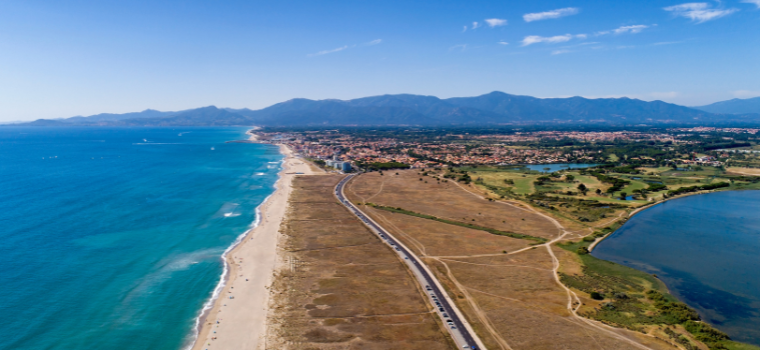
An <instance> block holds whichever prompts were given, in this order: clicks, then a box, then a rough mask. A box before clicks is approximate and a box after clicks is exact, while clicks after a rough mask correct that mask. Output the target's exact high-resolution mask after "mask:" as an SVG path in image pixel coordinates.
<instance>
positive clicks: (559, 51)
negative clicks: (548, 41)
mask: <svg viewBox="0 0 760 350" xmlns="http://www.w3.org/2000/svg"><path fill="white" fill-rule="evenodd" d="M570 52H572V51H570V50H554V51H552V55H561V54H563V53H570Z"/></svg>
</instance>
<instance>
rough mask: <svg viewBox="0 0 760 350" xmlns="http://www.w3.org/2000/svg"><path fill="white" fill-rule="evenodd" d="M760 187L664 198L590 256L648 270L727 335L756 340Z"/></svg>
mask: <svg viewBox="0 0 760 350" xmlns="http://www.w3.org/2000/svg"><path fill="white" fill-rule="evenodd" d="M758 214H760V191H732V192H718V193H710V194H705V195H698V196H690V197H685V198H680V199H675V200H672V201H667V202H663V203H661V204H658V205H656V206H654V207H652V208H649V209H647V210H644V211H642V212H641V213H639V214H637V215H635V216H634V217H632V218H631V219H630V220H629V221H628V222H627V223H626V224H625V225H623V227H621V228H620V229H619V230H617V231H616V232H615V233H613V234H612V235H611V236H610V237H609V238H608V239H606V240H604V241H602V242H601V243H599V245H598V246H597V247H596V249H594V252H593V255H594V256H596V257H598V258H601V259H605V260H610V261H614V262H616V263H620V264H623V265H627V266H630V267H633V268H637V269H639V270H642V271H646V272H649V273H652V274H657V276H658V277H659V278H660V279H662V280H663V281H664V282H665V283H666V284H667V286H668V288H669V289H670V291H671V293H672V294H673V295H675V296H676V297H677V298H678V299H680V300H681V301H683V302H685V303H687V304H689V305H690V306H691V307H693V308H695V309H696V310H697V311H698V312H699V314H700V315H701V316H702V319H703V320H704V321H707V322H709V323H710V324H712V325H713V326H715V327H717V328H718V329H720V330H722V331H723V332H725V333H727V334H728V335H729V336H730V337H731V338H732V339H734V340H737V341H742V342H746V343H750V344H754V345H760V215H758Z"/></svg>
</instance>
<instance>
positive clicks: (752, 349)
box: [725, 342, 760, 350]
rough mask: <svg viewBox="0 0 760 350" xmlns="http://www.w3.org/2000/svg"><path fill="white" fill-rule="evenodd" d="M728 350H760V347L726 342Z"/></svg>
mask: <svg viewBox="0 0 760 350" xmlns="http://www.w3.org/2000/svg"><path fill="white" fill-rule="evenodd" d="M725 345H726V347H727V348H728V350H760V346H754V345H750V344H742V343H737V342H726V344H725Z"/></svg>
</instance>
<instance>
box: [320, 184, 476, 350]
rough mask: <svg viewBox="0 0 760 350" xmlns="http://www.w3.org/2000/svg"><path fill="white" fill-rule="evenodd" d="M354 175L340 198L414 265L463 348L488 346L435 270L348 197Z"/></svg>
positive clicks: (340, 190) (338, 191)
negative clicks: (349, 186) (346, 190)
mask: <svg viewBox="0 0 760 350" xmlns="http://www.w3.org/2000/svg"><path fill="white" fill-rule="evenodd" d="M354 176H356V175H348V176H346V177H345V178H343V180H341V181H340V182H339V183H338V185H337V186H335V196H336V197H337V198H338V200H339V201H340V202H341V203H342V204H343V205H345V206H346V208H348V210H349V211H350V212H352V213H353V214H354V215H356V216H357V217H359V219H360V220H361V221H362V222H364V224H365V225H367V227H369V229H370V231H372V232H373V233H374V234H376V235H377V236H378V237H380V239H381V240H383V242H385V243H386V244H388V245H390V246H391V248H393V249H394V250H395V251H396V253H397V254H399V256H400V257H401V259H402V260H403V261H404V262H405V263H406V264H407V266H409V269H411V271H412V272H413V274H414V276H415V278H417V281H418V282H419V283H420V285H422V287H423V289H425V294H426V296H427V297H428V298H429V299H430V302H431V304H432V305H435V309H436V312H435V313H436V314H437V315H438V316H439V317H440V318H441V320H442V322H443V324H444V325H445V327H446V329H447V330H448V331H449V333H450V334H451V337H452V338H453V339H454V342H455V343H456V344H457V345H458V346H459V348H462V349H485V348H484V347H483V343H482V342H481V341H480V339H479V338H478V337H477V335H475V332H473V330H472V327H471V326H470V325H469V324H468V323H467V321H466V320H465V318H464V316H463V315H462V313H461V311H459V309H458V308H457V307H456V305H455V304H454V302H453V301H452V300H451V299H449V296H448V295H447V294H446V293H444V292H443V287H442V286H441V284H440V282H438V280H437V279H436V278H435V277H433V274H432V273H431V272H430V270H428V268H427V266H425V265H424V264H423V263H422V262H421V261H420V259H419V258H418V257H417V256H416V255H414V253H412V251H411V250H409V249H408V248H407V247H406V246H404V245H403V244H402V243H401V242H399V241H398V240H397V239H396V238H395V237H393V236H392V235H390V234H389V233H388V231H386V230H385V229H383V228H382V226H380V225H378V224H377V223H376V222H375V221H374V220H372V219H371V218H370V217H369V216H367V215H366V214H364V212H362V211H361V210H360V209H359V208H358V207H357V206H355V205H354V204H353V203H351V201H349V200H348V199H347V198H346V196H345V195H344V194H343V188H344V187H345V185H346V183H348V181H350V180H351V179H352V178H353V177H354ZM444 315H446V316H444Z"/></svg>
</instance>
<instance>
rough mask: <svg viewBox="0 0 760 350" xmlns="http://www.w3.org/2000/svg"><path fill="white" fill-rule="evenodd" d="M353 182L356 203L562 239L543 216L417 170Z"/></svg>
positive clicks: (350, 191)
mask: <svg viewBox="0 0 760 350" xmlns="http://www.w3.org/2000/svg"><path fill="white" fill-rule="evenodd" d="M395 174H399V175H395ZM420 179H421V180H420ZM353 183H356V185H355V186H354V185H351V186H349V187H348V189H347V193H346V195H348V196H349V198H352V201H354V202H362V203H374V204H379V205H383V206H389V207H399V208H403V209H406V210H410V211H414V212H418V213H424V214H428V215H434V216H437V217H440V218H445V219H450V220H454V221H459V222H467V223H472V224H477V225H482V226H487V227H490V228H493V229H497V230H502V231H508V232H515V233H520V234H525V235H530V236H536V237H543V238H549V239H550V238H554V237H557V236H559V231H558V230H557V228H556V227H555V226H554V225H552V224H551V222H548V221H545V220H539V218H540V216H539V215H537V214H536V213H534V212H532V211H530V210H527V209H521V208H518V207H514V206H504V205H500V204H498V203H491V202H488V201H484V200H482V198H483V197H484V196H483V195H480V198H478V196H479V195H478V194H475V193H470V192H467V191H462V189H461V188H459V186H458V185H457V184H456V183H455V182H453V181H446V182H444V181H438V179H436V178H434V177H431V176H419V175H418V173H417V172H416V171H414V170H407V171H398V172H395V171H393V172H390V171H389V172H387V173H385V174H384V175H379V174H378V173H368V174H364V175H362V176H360V177H359V178H358V179H356V180H355V181H353Z"/></svg>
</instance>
